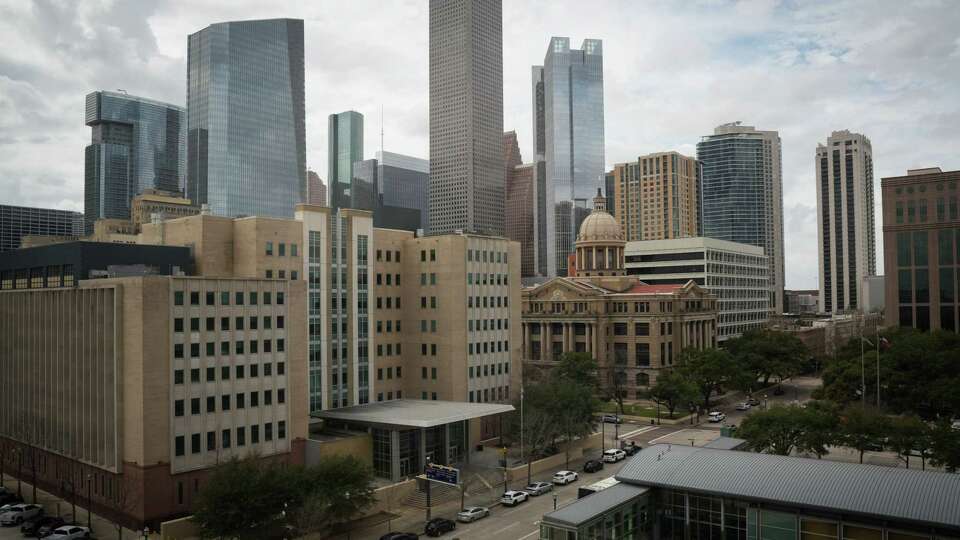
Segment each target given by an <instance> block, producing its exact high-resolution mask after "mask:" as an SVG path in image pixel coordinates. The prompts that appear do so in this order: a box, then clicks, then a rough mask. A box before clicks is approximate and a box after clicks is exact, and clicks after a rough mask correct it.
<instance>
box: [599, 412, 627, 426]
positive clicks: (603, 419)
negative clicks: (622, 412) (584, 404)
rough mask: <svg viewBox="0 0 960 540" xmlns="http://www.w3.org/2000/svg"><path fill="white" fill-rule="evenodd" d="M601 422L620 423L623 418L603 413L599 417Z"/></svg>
mask: <svg viewBox="0 0 960 540" xmlns="http://www.w3.org/2000/svg"><path fill="white" fill-rule="evenodd" d="M600 421H601V422H606V423H607V424H622V423H623V419H622V418H620V417H619V416H617V415H615V414H605V415H603V416H602V417H601V418H600Z"/></svg>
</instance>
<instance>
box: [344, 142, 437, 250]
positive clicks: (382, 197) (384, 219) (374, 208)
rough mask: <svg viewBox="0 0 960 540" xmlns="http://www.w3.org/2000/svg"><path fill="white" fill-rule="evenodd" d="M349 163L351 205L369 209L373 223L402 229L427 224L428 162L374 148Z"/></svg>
mask: <svg viewBox="0 0 960 540" xmlns="http://www.w3.org/2000/svg"><path fill="white" fill-rule="evenodd" d="M376 156H377V157H376V158H375V159H366V160H363V161H358V162H355V163H354V164H353V188H352V192H353V193H354V194H355V196H354V205H355V207H356V208H360V209H363V210H370V211H371V212H373V226H374V227H378V228H384V229H400V230H405V231H417V230H418V229H419V230H422V231H424V232H425V233H426V232H427V230H428V227H429V226H430V205H429V191H430V162H429V161H427V160H425V159H420V158H416V157H413V156H406V155H403V154H395V153H393V152H377V154H376Z"/></svg>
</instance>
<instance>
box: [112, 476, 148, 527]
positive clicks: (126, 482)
mask: <svg viewBox="0 0 960 540" xmlns="http://www.w3.org/2000/svg"><path fill="white" fill-rule="evenodd" d="M139 493H140V491H139V490H137V489H136V486H135V485H134V483H133V480H132V479H130V478H129V477H128V476H127V475H125V474H121V475H120V482H119V485H118V486H117V493H116V494H115V495H114V497H113V499H112V500H111V501H110V507H111V509H112V510H113V512H112V514H113V520H112V521H113V526H114V527H116V528H117V540H123V521H124V518H125V517H126V516H127V515H129V514H131V513H132V512H134V511H136V510H137V508H138V507H139V505H140V502H141V501H140V497H139Z"/></svg>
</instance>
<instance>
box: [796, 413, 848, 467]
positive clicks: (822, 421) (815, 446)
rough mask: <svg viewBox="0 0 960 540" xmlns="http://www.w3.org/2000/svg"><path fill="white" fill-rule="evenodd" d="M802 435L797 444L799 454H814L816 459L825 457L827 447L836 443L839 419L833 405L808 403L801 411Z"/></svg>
mask: <svg viewBox="0 0 960 540" xmlns="http://www.w3.org/2000/svg"><path fill="white" fill-rule="evenodd" d="M802 411H803V412H802V413H801V421H802V426H803V434H802V435H801V437H800V441H799V442H798V443H797V449H798V450H800V451H801V452H809V453H811V454H815V455H816V456H817V459H821V458H823V456H825V455H827V453H828V450H827V447H828V446H833V445H834V444H836V443H837V441H838V438H839V435H838V433H839V431H840V419H839V415H838V414H837V408H836V406H835V405H833V404H832V403H829V402H820V401H810V402H808V403H807V404H806V407H805V408H803V409H802Z"/></svg>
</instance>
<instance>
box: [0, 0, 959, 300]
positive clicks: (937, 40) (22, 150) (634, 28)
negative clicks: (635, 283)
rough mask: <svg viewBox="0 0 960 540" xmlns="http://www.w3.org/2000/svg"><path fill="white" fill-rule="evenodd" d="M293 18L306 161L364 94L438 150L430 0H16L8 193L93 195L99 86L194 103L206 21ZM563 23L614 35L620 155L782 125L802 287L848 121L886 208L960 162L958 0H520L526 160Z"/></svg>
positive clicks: (1, 28) (2, 103) (60, 199)
mask: <svg viewBox="0 0 960 540" xmlns="http://www.w3.org/2000/svg"><path fill="white" fill-rule="evenodd" d="M276 17H293V18H302V19H304V21H305V27H304V29H305V47H306V83H305V84H306V116H307V117H306V130H307V164H308V166H310V167H311V168H315V169H316V170H318V171H319V173H320V175H321V177H324V178H325V177H326V169H327V156H326V154H327V133H326V130H327V115H328V114H330V113H333V112H341V111H344V110H349V109H352V110H356V111H359V112H361V113H363V114H364V115H365V124H366V133H365V140H364V146H365V157H373V154H374V153H375V152H376V151H377V150H379V149H380V126H381V109H382V111H383V117H382V118H383V120H382V126H383V132H384V136H383V140H384V148H385V149H386V150H388V151H392V152H400V153H406V154H410V155H414V156H419V157H423V158H427V157H428V154H429V148H428V145H429V139H428V106H429V102H428V101H429V92H428V26H427V24H428V3H427V1H426V0H420V1H414V0H410V1H406V0H396V1H388V0H349V1H346V0H345V1H337V2H334V1H332V0H324V1H314V2H302V1H289V2H288V1H284V0H273V1H270V2H264V1H256V2H254V1H250V0H231V1H230V2H226V1H210V2H205V1H200V0H152V1H147V0H144V1H138V0H116V1H111V0H91V1H75V0H63V1H54V0H36V1H29V0H0V36H3V37H2V43H3V47H0V203H3V204H18V205H27V206H42V207H52V208H63V209H71V210H78V211H83V152H84V147H85V146H86V145H87V144H89V141H90V128H88V127H86V126H85V125H84V123H83V115H84V96H85V95H86V94H87V93H89V92H91V91H94V90H116V89H124V90H126V91H127V92H129V93H130V94H133V95H139V96H144V97H149V98H153V99H158V100H162V101H168V102H171V103H175V104H179V105H183V104H184V103H185V101H186V56H187V35H188V34H190V33H193V32H196V31H198V30H200V29H202V28H204V27H206V26H207V25H209V24H211V23H215V22H223V21H229V20H243V19H258V18H276ZM551 36H566V37H569V38H570V40H571V46H574V47H579V44H580V43H581V41H582V40H583V39H584V38H595V39H602V40H603V42H604V43H603V52H604V86H605V89H604V101H605V103H604V108H605V111H604V116H605V119H604V120H605V129H606V143H605V145H606V162H607V165H608V168H610V167H612V165H613V164H615V163H620V162H625V161H630V160H635V159H636V158H637V156H640V155H643V154H647V153H651V152H659V151H667V150H676V151H679V152H681V153H684V154H687V155H691V156H695V155H696V143H697V142H698V141H699V140H700V137H702V136H704V135H708V134H710V133H712V131H713V128H714V127H715V126H717V125H719V124H722V123H726V122H732V121H737V120H740V121H742V122H743V123H744V124H748V125H754V126H756V127H757V128H758V129H764V130H777V131H779V133H780V137H781V139H782V142H783V172H784V173H783V176H784V178H783V182H784V190H783V191H784V197H783V199H784V200H783V206H784V231H785V238H786V240H785V241H786V249H785V252H786V284H787V288H791V289H805V288H816V287H817V286H818V284H817V274H818V270H817V224H816V187H815V171H814V153H815V151H816V145H817V143H818V142H825V141H826V138H827V137H828V136H829V135H830V133H831V132H832V131H834V130H842V129H849V130H851V131H854V132H859V133H863V134H864V135H866V136H867V137H869V138H870V139H871V142H872V144H873V152H874V156H873V159H874V171H875V175H876V179H877V182H876V190H877V196H876V206H877V212H879V210H880V197H879V179H880V178H881V177H884V176H896V175H902V174H904V173H905V172H906V170H907V169H909V168H918V167H927V166H940V167H942V168H943V169H944V170H956V169H960V2H958V1H956V0H914V1H894V0H868V1H842V0H828V1H822V2H821V1H815V0H810V1H786V0H784V1H777V0H755V1H753V0H751V1H746V0H745V1H734V0H729V1H728V0H702V1H679V0H678V1H674V2H666V1H663V2H661V1H652V0H645V1H639V0H624V1H615V0H595V1H592V2H583V1H582V0H581V1H575V0H531V1H520V0H504V2H503V51H504V66H503V70H504V129H505V130H511V129H513V130H516V131H517V134H518V136H519V139H520V150H521V153H522V154H523V155H524V156H525V157H526V158H528V159H529V158H530V157H531V156H532V147H531V144H532V142H531V138H530V135H531V122H532V121H531V95H530V66H532V65H535V64H541V63H542V61H543V56H544V54H545V53H546V49H547V44H548V43H549V40H550V37H551ZM877 222H878V224H879V223H880V220H879V214H878V221H877ZM877 233H878V238H877V242H878V244H877V250H878V253H882V243H881V238H880V236H881V231H880V230H879V227H878V231H877ZM878 268H880V269H881V271H882V261H878Z"/></svg>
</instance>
